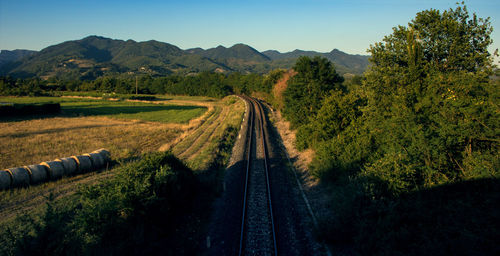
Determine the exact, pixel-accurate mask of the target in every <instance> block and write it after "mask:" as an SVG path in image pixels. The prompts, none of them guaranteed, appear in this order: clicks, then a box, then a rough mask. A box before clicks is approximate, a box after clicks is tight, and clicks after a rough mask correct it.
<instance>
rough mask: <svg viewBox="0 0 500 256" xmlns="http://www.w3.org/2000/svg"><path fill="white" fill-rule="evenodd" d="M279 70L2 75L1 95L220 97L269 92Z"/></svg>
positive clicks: (0, 78) (0, 82) (0, 83)
mask: <svg viewBox="0 0 500 256" xmlns="http://www.w3.org/2000/svg"><path fill="white" fill-rule="evenodd" d="M280 72H283V71H280V70H274V71H271V72H270V73H269V74H268V75H259V74H241V73H231V74H228V75H224V74H220V73H213V72H203V73H200V74H197V75H189V76H179V75H172V76H165V77H152V76H149V75H140V76H137V77H135V76H126V75H121V76H104V77H99V78H97V79H95V80H87V81H86V80H59V79H57V78H49V79H47V80H42V79H40V78H37V77H35V78H25V79H21V78H18V79H15V78H13V77H0V95H15V96H41V95H50V94H51V93H53V92H57V91H97V92H103V93H120V94H133V93H136V90H137V92H138V93H140V94H172V95H190V96H209V97H217V98H221V97H224V96H227V95H230V94H250V93H252V92H256V91H259V92H266V93H270V91H271V88H272V85H273V83H275V80H276V79H277V78H279V75H278V76H277V75H276V74H280Z"/></svg>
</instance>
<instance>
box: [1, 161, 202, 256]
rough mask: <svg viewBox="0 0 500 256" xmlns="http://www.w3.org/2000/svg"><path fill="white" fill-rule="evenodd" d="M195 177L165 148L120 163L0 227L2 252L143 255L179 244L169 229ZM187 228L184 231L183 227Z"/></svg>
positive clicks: (189, 204)
mask: <svg viewBox="0 0 500 256" xmlns="http://www.w3.org/2000/svg"><path fill="white" fill-rule="evenodd" d="M197 182H198V181H197V179H196V177H195V176H194V174H193V172H192V171H191V170H190V169H188V168H187V167H185V166H184V164H183V163H182V162H180V161H179V160H178V159H176V158H175V157H174V156H173V155H172V154H171V153H169V152H167V153H152V154H150V155H146V156H145V157H144V159H142V160H141V161H138V162H135V163H132V164H129V165H126V166H124V167H121V168H120V169H119V170H117V171H116V175H115V176H114V177H113V178H112V179H110V180H105V181H103V182H102V183H100V184H98V185H93V186H85V187H82V188H80V189H79V190H78V192H77V195H76V196H75V198H70V199H65V201H62V202H60V203H55V202H50V203H49V204H48V206H47V208H46V210H45V213H44V214H43V215H42V216H41V218H33V217H29V216H22V217H20V218H18V219H17V220H16V222H15V223H11V225H10V226H9V227H7V228H5V229H3V230H2V231H1V232H0V237H1V238H2V239H1V242H0V245H1V246H0V250H1V251H0V254H2V255H40V254H42V255H68V254H74V255H131V254H134V255H148V254H151V253H152V254H157V253H160V252H161V253H162V254H167V255H168V254H170V255H173V254H174V252H176V251H179V250H180V251H182V250H185V251H189V248H186V249H182V248H178V246H182V245H181V244H178V245H176V244H174V243H179V241H178V239H177V238H176V237H174V234H177V235H179V232H177V231H176V229H178V228H179V225H181V223H184V221H183V219H184V218H185V216H186V214H187V213H189V212H190V211H191V209H192V208H193V206H194V198H195V196H196V194H197V190H196V188H197V187H198V183H197ZM184 233H189V232H187V231H186V232H183V233H182V234H184Z"/></svg>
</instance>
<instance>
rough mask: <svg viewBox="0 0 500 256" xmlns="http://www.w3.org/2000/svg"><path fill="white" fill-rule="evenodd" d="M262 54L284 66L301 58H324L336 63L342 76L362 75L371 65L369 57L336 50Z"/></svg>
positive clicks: (271, 51) (290, 64)
mask: <svg viewBox="0 0 500 256" xmlns="http://www.w3.org/2000/svg"><path fill="white" fill-rule="evenodd" d="M262 54H264V55H266V56H268V57H269V58H270V59H271V60H273V61H274V62H275V63H280V64H281V65H283V66H290V67H291V66H293V64H294V63H295V61H296V60H297V58H298V57H300V56H309V57H314V56H322V57H325V58H327V59H328V60H330V61H331V62H333V63H335V67H336V68H337V71H338V72H339V73H341V74H345V73H352V74H362V73H363V72H364V71H365V70H366V68H367V67H368V65H369V61H368V58H369V56H367V55H351V54H347V53H345V52H342V51H339V50H337V49H334V50H333V51H331V52H326V53H322V52H315V51H303V50H298V49H297V50H294V51H292V52H286V53H280V52H279V51H276V50H269V51H264V52H262Z"/></svg>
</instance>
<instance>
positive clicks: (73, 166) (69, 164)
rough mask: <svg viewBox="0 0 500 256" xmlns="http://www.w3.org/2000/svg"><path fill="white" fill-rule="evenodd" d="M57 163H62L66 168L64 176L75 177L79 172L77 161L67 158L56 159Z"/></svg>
mask: <svg viewBox="0 0 500 256" xmlns="http://www.w3.org/2000/svg"><path fill="white" fill-rule="evenodd" d="M56 161H59V162H61V163H62V165H63V167H64V175H73V174H75V173H76V172H78V164H77V163H76V160H75V159H74V158H71V157H65V158H61V159H56Z"/></svg>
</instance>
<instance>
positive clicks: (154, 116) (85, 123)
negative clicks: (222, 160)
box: [0, 96, 245, 223]
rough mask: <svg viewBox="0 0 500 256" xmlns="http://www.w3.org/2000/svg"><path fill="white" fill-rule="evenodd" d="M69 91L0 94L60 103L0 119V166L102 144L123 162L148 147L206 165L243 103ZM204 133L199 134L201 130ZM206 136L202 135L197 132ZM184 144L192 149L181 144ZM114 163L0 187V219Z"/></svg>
mask: <svg viewBox="0 0 500 256" xmlns="http://www.w3.org/2000/svg"><path fill="white" fill-rule="evenodd" d="M83 97H86V96H79V97H77V98H74V97H71V98H70V97H34V98H33V97H32V98H29V97H0V102H11V103H16V104H26V103H48V102H52V103H60V104H61V113H60V114H57V115H47V116H38V117H37V116H26V117H20V118H10V119H9V118H3V119H0V138H1V140H0V168H2V169H4V168H11V167H16V166H23V165H28V164H35V163H40V162H42V161H48V160H53V159H56V158H62V157H67V156H71V155H79V154H83V153H88V152H91V151H93V150H96V149H99V148H106V149H108V150H109V151H110V152H111V154H112V159H113V160H114V161H115V162H116V163H118V164H121V163H125V162H129V161H133V160H136V159H139V158H140V156H141V155H142V154H144V153H147V152H154V151H166V150H171V151H172V152H174V153H175V154H176V155H177V156H178V157H180V158H181V159H183V160H185V161H186V163H187V164H188V165H189V166H190V167H192V168H193V169H195V170H203V169H206V168H208V166H209V165H210V163H211V160H212V159H213V157H212V156H213V154H214V152H215V150H216V149H217V147H218V142H219V141H220V140H221V137H222V136H223V135H227V134H226V133H227V129H228V128H229V127H239V124H240V122H241V117H242V115H243V112H244V108H245V105H244V103H243V102H242V101H241V100H239V99H238V98H236V97H235V96H229V97H226V98H224V99H222V100H217V99H212V98H207V97H186V96H182V97H177V96H157V99H156V100H155V101H152V102H144V101H140V102H139V101H137V100H120V101H110V100H104V99H94V98H83ZM205 131H206V133H205ZM202 133H203V134H208V136H207V135H204V136H201V134H202ZM186 142H187V143H188V144H189V145H191V147H187V148H186V146H185V145H186ZM112 175H113V169H111V170H108V171H103V172H99V173H88V174H83V175H79V176H74V177H65V178H63V179H61V180H58V181H53V182H48V183H45V184H41V185H37V186H32V187H29V188H23V189H13V190H9V191H2V192H0V219H1V221H0V223H2V222H5V221H8V220H9V219H12V218H13V217H15V216H16V215H17V214H18V213H21V212H24V211H27V210H29V211H37V210H36V209H38V208H43V207H40V206H43V205H44V204H45V202H46V201H47V198H48V196H49V195H52V196H53V197H54V198H56V199H57V198H62V197H65V196H67V195H71V194H73V193H74V191H76V188H77V187H78V186H80V185H82V184H94V183H98V182H99V181H100V180H102V179H106V178H108V177H110V176H112Z"/></svg>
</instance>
